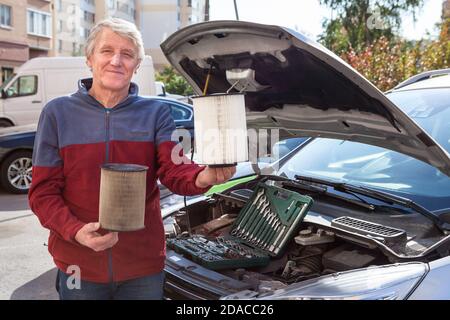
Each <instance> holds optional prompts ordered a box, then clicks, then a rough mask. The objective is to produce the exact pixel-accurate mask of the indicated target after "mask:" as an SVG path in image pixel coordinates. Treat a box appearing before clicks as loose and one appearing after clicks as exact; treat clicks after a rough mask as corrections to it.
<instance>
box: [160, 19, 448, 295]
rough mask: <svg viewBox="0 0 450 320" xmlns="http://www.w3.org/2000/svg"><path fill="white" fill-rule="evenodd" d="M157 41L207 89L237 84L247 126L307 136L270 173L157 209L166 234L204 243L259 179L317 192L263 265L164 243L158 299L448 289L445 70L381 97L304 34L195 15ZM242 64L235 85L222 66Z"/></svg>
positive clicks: (217, 234)
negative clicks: (204, 259)
mask: <svg viewBox="0 0 450 320" xmlns="http://www.w3.org/2000/svg"><path fill="white" fill-rule="evenodd" d="M161 47H162V49H163V52H164V53H165V55H166V56H167V58H168V59H169V61H170V62H171V64H172V65H173V66H174V67H175V68H176V69H177V71H179V72H180V73H181V74H183V75H184V76H185V77H186V79H188V81H189V82H190V83H191V85H192V86H193V87H194V89H195V90H196V92H197V93H199V94H200V93H201V92H202V90H203V89H204V88H203V85H204V83H205V80H206V77H207V75H208V73H209V74H210V79H209V87H208V88H207V89H208V90H207V93H208V94H214V93H221V92H225V91H227V90H230V89H229V88H230V87H231V86H233V88H232V89H231V90H230V91H231V92H233V91H240V90H243V91H245V93H246V107H247V124H248V126H249V127H254V128H260V129H279V130H281V131H280V132H281V133H282V134H281V136H282V137H287V136H308V137H313V138H314V139H310V140H308V143H306V144H304V145H302V147H301V148H299V150H297V151H296V152H294V153H293V154H291V155H289V159H287V160H286V161H285V162H284V163H282V164H281V165H279V164H278V165H279V168H275V167H274V169H273V170H272V172H269V174H267V170H266V171H265V172H266V174H265V175H260V176H258V178H257V179H255V180H252V181H251V182H245V183H242V184H240V185H237V186H234V187H233V188H231V189H229V190H227V191H224V192H222V193H219V194H215V195H213V196H212V197H203V198H198V199H195V200H192V201H190V202H189V204H188V206H187V207H186V208H184V207H183V206H182V205H177V206H174V207H171V208H166V209H164V211H163V216H164V217H165V218H167V220H166V221H168V218H169V217H171V219H170V221H171V223H173V224H174V225H175V227H174V228H172V229H171V230H173V231H172V232H171V233H170V234H168V235H167V236H168V238H170V239H175V240H178V239H180V241H181V240H183V239H190V238H192V237H194V236H195V237H197V238H198V237H200V239H206V240H202V241H204V243H205V244H204V246H205V247H206V246H208V245H211V243H213V244H214V243H215V240H217V239H218V238H220V239H222V241H229V239H231V240H233V237H232V230H233V228H236V225H235V224H234V223H235V220H234V219H236V218H237V217H239V215H240V214H242V210H243V209H242V208H245V206H246V205H248V204H249V201H251V200H250V199H254V198H253V197H255V194H254V190H255V188H257V186H258V185H261V184H264V185H267V186H275V187H277V188H281V189H283V190H289V191H293V192H296V193H298V194H299V195H302V196H309V197H310V198H311V199H313V201H314V203H313V205H312V207H311V208H310V209H309V211H308V212H307V214H306V215H305V216H304V219H303V221H301V222H300V223H299V224H298V226H296V230H295V232H293V233H291V234H288V235H286V239H280V240H282V241H281V242H277V243H283V244H285V246H284V248H283V250H284V251H283V252H284V253H283V254H282V255H281V256H276V257H275V256H273V255H270V252H268V253H267V254H268V255H269V256H270V260H269V263H268V264H266V265H264V266H253V267H241V266H239V265H236V266H228V267H227V268H221V269H215V270H212V268H209V267H208V265H207V264H204V263H201V262H200V260H201V257H199V256H196V254H195V252H192V251H191V254H187V253H185V252H183V251H180V250H177V251H175V250H173V249H172V248H168V250H167V261H166V267H165V272H166V286H165V293H166V296H167V297H168V298H180V297H181V298H188V299H219V298H220V299H298V300H302V299H450V289H449V288H450V280H448V279H450V277H449V275H450V256H449V250H450V235H449V234H450V178H449V175H450V157H449V153H448V152H449V150H450V130H449V129H450V72H449V70H437V71H434V72H428V73H425V74H421V75H418V76H416V77H413V78H411V79H409V80H407V81H406V82H404V83H402V84H400V85H399V86H398V87H396V88H394V89H393V90H391V91H390V92H389V93H387V94H384V93H382V92H380V91H379V90H378V89H377V88H376V87H375V86H373V85H372V84H371V83H369V82H368V81H367V80H366V79H365V78H363V77H362V76H361V75H360V74H358V73H357V72H356V71H355V70H353V69H352V68H351V67H350V66H348V65H347V64H346V63H345V62H343V61H342V60H340V59H339V58H338V57H337V56H335V55H334V54H333V53H331V52H330V51H328V50H327V49H325V48H323V47H322V46H321V45H319V44H317V43H315V42H313V41H311V40H309V39H307V38H306V37H304V36H303V35H301V34H299V33H297V32H295V31H292V30H289V29H285V28H281V27H278V26H268V25H260V24H254V23H247V22H239V21H216V22H208V23H202V24H198V25H193V26H190V27H188V28H185V29H182V30H179V31H177V32H176V33H175V34H173V35H172V36H171V37H169V38H168V39H167V40H166V41H165V42H164V43H163V44H162V45H161ZM227 71H232V72H231V73H230V72H227ZM239 72H241V73H242V74H243V76H242V81H240V83H238V84H237V85H236V84H235V83H234V82H233V81H234V80H235V78H234V79H231V78H228V77H227V75H229V74H234V75H235V74H236V73H239ZM244 75H245V76H244ZM255 210H257V209H255ZM253 217H254V216H253ZM249 219H250V218H249ZM255 219H264V218H260V217H259V218H255ZM241 221H242V220H241ZM272 226H273V225H269V228H271V227H272ZM276 228H277V227H276ZM276 228H275V230H276V232H278V233H280V232H281V231H279V229H276ZM287 237H288V238H287ZM224 239H228V240H224ZM172 243H173V242H172ZM197 249H201V246H199V247H197ZM254 250H260V251H261V250H262V251H264V250H266V248H262V249H261V248H257V247H256V246H255V248H254Z"/></svg>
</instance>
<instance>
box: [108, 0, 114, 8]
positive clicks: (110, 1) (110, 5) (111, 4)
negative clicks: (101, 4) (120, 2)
mask: <svg viewBox="0 0 450 320" xmlns="http://www.w3.org/2000/svg"><path fill="white" fill-rule="evenodd" d="M115 3H116V2H115V1H114V0H108V8H109V9H114V4H115Z"/></svg>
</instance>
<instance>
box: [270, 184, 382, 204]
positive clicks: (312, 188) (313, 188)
mask: <svg viewBox="0 0 450 320" xmlns="http://www.w3.org/2000/svg"><path fill="white" fill-rule="evenodd" d="M264 177H265V178H266V179H269V180H273V181H283V186H287V187H291V188H296V189H299V188H300V189H302V190H306V191H310V192H312V193H315V194H321V195H327V196H329V197H332V198H335V199H338V200H341V201H345V202H347V203H350V204H353V205H356V206H359V207H362V208H364V209H367V210H370V211H374V210H375V208H376V206H375V205H373V204H371V203H369V202H367V201H366V200H364V199H362V198H361V197H358V196H357V195H356V194H354V193H353V192H349V191H347V192H346V193H348V194H351V195H352V196H354V197H355V198H356V199H349V198H348V197H343V196H341V195H338V194H336V193H331V192H329V191H328V189H327V188H326V187H323V186H317V185H311V184H306V183H302V182H301V181H294V180H291V179H289V178H287V177H282V176H274V175H264Z"/></svg>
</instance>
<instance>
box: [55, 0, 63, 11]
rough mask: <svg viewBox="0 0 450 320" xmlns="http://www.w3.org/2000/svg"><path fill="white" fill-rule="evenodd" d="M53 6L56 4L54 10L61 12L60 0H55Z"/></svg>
mask: <svg viewBox="0 0 450 320" xmlns="http://www.w3.org/2000/svg"><path fill="white" fill-rule="evenodd" d="M55 6H56V11H58V12H61V11H62V0H56V1H55Z"/></svg>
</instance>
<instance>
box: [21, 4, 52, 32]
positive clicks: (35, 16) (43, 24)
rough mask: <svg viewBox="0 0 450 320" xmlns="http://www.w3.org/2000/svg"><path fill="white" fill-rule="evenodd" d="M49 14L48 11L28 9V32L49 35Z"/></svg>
mask: <svg viewBox="0 0 450 320" xmlns="http://www.w3.org/2000/svg"><path fill="white" fill-rule="evenodd" d="M51 20H52V19H51V16H50V14H48V13H44V12H38V11H34V10H30V9H28V15H27V22H28V33H29V34H33V35H37V36H44V37H51Z"/></svg>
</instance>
